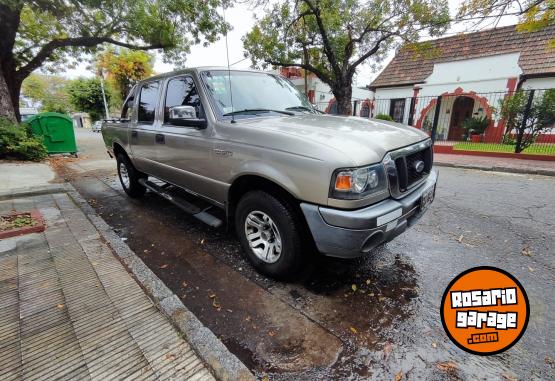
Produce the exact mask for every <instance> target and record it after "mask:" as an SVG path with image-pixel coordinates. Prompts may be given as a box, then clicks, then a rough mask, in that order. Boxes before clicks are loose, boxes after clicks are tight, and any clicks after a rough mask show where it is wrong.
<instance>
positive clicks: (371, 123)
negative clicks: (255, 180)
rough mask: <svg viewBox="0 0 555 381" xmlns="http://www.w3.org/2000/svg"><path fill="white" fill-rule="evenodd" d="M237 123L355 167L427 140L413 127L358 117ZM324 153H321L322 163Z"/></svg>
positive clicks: (312, 116) (298, 117) (293, 118)
mask: <svg viewBox="0 0 555 381" xmlns="http://www.w3.org/2000/svg"><path fill="white" fill-rule="evenodd" d="M240 123H241V124H243V125H245V126H247V125H250V126H251V127H254V128H257V129H264V130H271V131H273V132H277V133H281V134H285V135H292V136H295V137H296V138H301V139H303V140H310V141H312V142H315V143H318V144H319V145H321V146H324V147H327V149H328V150H329V149H332V150H335V151H339V152H340V153H341V154H343V155H345V156H346V157H348V158H350V159H351V161H352V162H353V164H354V165H356V166H358V165H366V164H372V163H377V162H379V161H381V160H382V159H383V157H384V155H385V154H386V153H387V152H389V151H392V150H395V149H397V148H401V147H404V146H407V145H410V144H414V143H417V142H420V141H422V140H424V139H427V138H428V135H427V134H426V133H424V132H422V131H420V130H418V129H416V128H413V127H409V126H405V125H402V124H399V123H393V122H387V121H379V120H375V119H364V118H358V117H343V116H331V115H313V114H304V115H298V116H297V115H296V116H285V117H270V118H253V119H243V120H241V121H240ZM295 140H297V139H295ZM324 147H322V148H324ZM287 148H289V147H287ZM325 151H326V149H323V152H322V159H324V160H325V159H326V152H325Z"/></svg>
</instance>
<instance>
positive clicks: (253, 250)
mask: <svg viewBox="0 0 555 381" xmlns="http://www.w3.org/2000/svg"><path fill="white" fill-rule="evenodd" d="M265 216H266V217H267V219H266V217H265ZM247 218H248V219H249V221H247ZM256 225H258V226H263V227H264V229H259V228H258V227H256ZM302 227H303V222H302V220H301V219H300V218H299V215H298V213H297V212H296V211H295V209H294V208H293V206H292V205H290V204H289V203H288V202H285V201H283V200H280V199H278V198H276V197H275V196H273V195H271V194H269V193H266V192H263V191H251V192H248V193H246V194H245V195H244V196H243V197H242V198H241V200H239V204H238V205H237V209H236V211H235V228H236V231H237V235H238V237H239V241H240V242H241V246H242V247H243V250H244V252H245V253H246V255H247V257H248V259H249V261H250V262H251V263H252V264H253V266H254V267H255V268H256V269H257V270H258V271H259V272H260V273H262V274H265V275H268V276H270V277H272V278H277V279H286V278H291V277H293V276H295V275H296V274H297V272H298V270H299V269H300V268H301V266H302V263H303V237H302V231H303V228H302ZM276 232H277V233H276ZM257 233H258V236H257ZM247 234H248V235H249V236H250V237H247ZM272 236H273V237H272ZM249 238H250V242H249ZM279 243H281V245H280V244H279ZM272 244H273V246H272ZM268 246H269V249H268V250H265V248H266V247H268ZM279 249H280V250H279ZM278 251H279V254H278Z"/></svg>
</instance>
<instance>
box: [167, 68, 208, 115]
mask: <svg viewBox="0 0 555 381" xmlns="http://www.w3.org/2000/svg"><path fill="white" fill-rule="evenodd" d="M174 106H193V107H194V108H195V111H196V113H197V117H203V114H204V113H203V111H202V107H201V103H200V98H199V95H198V92H197V88H196V86H195V82H194V81H193V78H191V77H178V78H172V79H170V81H169V82H168V89H167V90H166V104H165V105H164V122H167V121H168V118H169V113H170V108H172V107H174Z"/></svg>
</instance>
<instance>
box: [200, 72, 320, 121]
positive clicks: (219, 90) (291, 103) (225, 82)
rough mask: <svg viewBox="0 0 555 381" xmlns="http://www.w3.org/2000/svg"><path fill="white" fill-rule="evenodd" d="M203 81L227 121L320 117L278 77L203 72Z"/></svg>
mask: <svg viewBox="0 0 555 381" xmlns="http://www.w3.org/2000/svg"><path fill="white" fill-rule="evenodd" d="M201 77H202V80H203V82H204V84H205V85H206V87H207V88H208V93H209V96H210V97H211V98H212V103H213V104H214V106H215V107H216V111H217V113H218V114H219V115H220V116H221V117H224V118H231V116H232V115H233V116H234V117H235V118H248V117H253V116H262V115H268V116H274V115H276V116H278V115H282V116H283V115H295V114H296V113H317V111H316V110H315V109H314V108H313V107H312V105H311V104H310V102H309V101H308V99H307V98H306V97H305V96H304V95H303V94H302V93H301V92H300V91H298V90H297V89H296V88H295V86H293V85H292V84H291V82H289V81H288V80H286V79H285V78H283V77H280V76H278V75H274V74H269V73H257V72H248V71H233V70H232V71H231V72H228V71H227V70H211V71H204V72H202V74H201ZM230 80H231V94H230V88H229V83H230ZM232 96H233V106H232V104H231V98H232Z"/></svg>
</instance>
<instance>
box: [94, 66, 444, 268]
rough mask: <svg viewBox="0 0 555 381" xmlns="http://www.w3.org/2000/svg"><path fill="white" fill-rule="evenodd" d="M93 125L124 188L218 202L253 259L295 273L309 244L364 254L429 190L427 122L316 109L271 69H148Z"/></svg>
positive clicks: (396, 230) (418, 206)
mask: <svg viewBox="0 0 555 381" xmlns="http://www.w3.org/2000/svg"><path fill="white" fill-rule="evenodd" d="M102 134H103V138H104V141H105V143H106V147H107V148H108V152H109V154H110V155H111V156H112V157H115V158H116V160H117V168H118V173H119V178H120V181H121V184H122V187H123V189H124V191H125V192H126V193H127V194H128V195H129V196H131V197H140V196H142V195H143V194H144V193H145V191H146V190H147V189H150V190H152V191H154V192H157V193H159V194H161V195H162V196H164V197H165V198H166V199H167V200H169V201H171V202H174V203H175V204H176V205H178V206H179V207H181V208H182V209H183V210H186V211H188V212H189V213H191V214H192V215H194V216H195V217H197V218H198V219H199V220H201V221H204V222H206V223H208V224H210V225H212V226H219V225H220V224H221V223H222V222H223V221H221V220H219V219H218V218H217V217H215V216H214V215H213V214H211V213H210V210H209V208H206V207H196V206H195V205H191V204H190V203H188V202H185V201H184V200H182V199H179V198H177V197H175V196H173V195H172V194H171V193H170V192H169V191H168V188H171V187H172V186H174V187H178V188H182V189H185V190H187V191H189V192H190V193H192V194H193V195H196V196H199V197H200V198H202V199H204V200H205V201H208V202H209V203H210V204H212V205H213V206H216V207H219V208H222V209H223V210H224V211H225V218H226V220H227V222H228V223H229V224H232V225H234V226H235V229H236V232H237V235H238V237H239V240H240V242H241V244H242V246H243V249H244V251H245V253H246V254H247V256H248V258H249V259H250V261H251V262H252V263H253V265H254V266H255V267H256V268H257V269H258V270H259V271H260V272H262V273H264V274H267V275H270V276H274V277H285V276H288V275H289V274H292V273H294V272H295V271H296V270H297V269H299V268H300V265H301V264H302V262H303V260H304V259H305V256H306V252H307V250H308V248H310V247H313V246H314V245H315V247H316V248H317V249H318V250H319V251H320V252H321V253H323V254H325V255H329V256H334V257H343V258H353V257H358V256H362V255H368V254H369V253H371V252H372V250H373V249H374V248H376V247H377V246H378V245H380V244H382V243H384V242H387V241H390V240H392V239H393V238H394V237H396V236H398V235H399V234H401V233H402V232H404V231H405V229H406V228H407V227H409V226H411V225H412V224H413V223H414V222H415V221H416V220H418V218H419V217H420V216H421V215H422V214H423V213H424V212H425V211H426V208H427V207H428V206H429V205H430V203H431V202H432V200H433V198H434V194H435V186H436V181H437V173H436V171H435V170H434V169H433V167H432V156H433V154H432V144H431V141H430V139H429V137H428V135H427V134H425V133H424V132H422V131H420V130H417V129H415V128H412V127H408V126H405V125H402V124H398V123H394V122H388V121H379V120H368V119H363V118H357V117H340V116H330V115H323V114H321V113H319V112H317V111H316V110H315V109H314V107H313V106H312V105H311V104H310V103H309V101H308V99H307V98H306V97H305V96H304V95H303V94H302V93H300V92H299V91H298V90H297V89H296V88H295V87H294V86H293V85H292V84H291V83H290V82H289V81H288V80H287V79H285V78H284V77H282V76H280V75H276V74H270V73H263V72H257V71H248V70H228V69H222V68H198V69H189V70H184V71H180V72H174V73H169V74H163V75H159V76H156V77H152V78H149V79H147V80H144V81H142V82H140V83H139V84H138V85H137V86H136V87H135V88H133V89H132V91H131V93H130V95H129V96H128V98H127V100H126V101H125V103H124V106H123V111H122V116H121V119H120V120H115V121H112V120H110V121H106V122H105V124H104V126H103V128H102ZM148 177H153V178H156V179H159V180H162V181H164V182H166V183H167V185H166V186H159V185H157V184H158V182H156V183H155V182H152V181H149V180H148ZM313 244H314V245H313Z"/></svg>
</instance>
